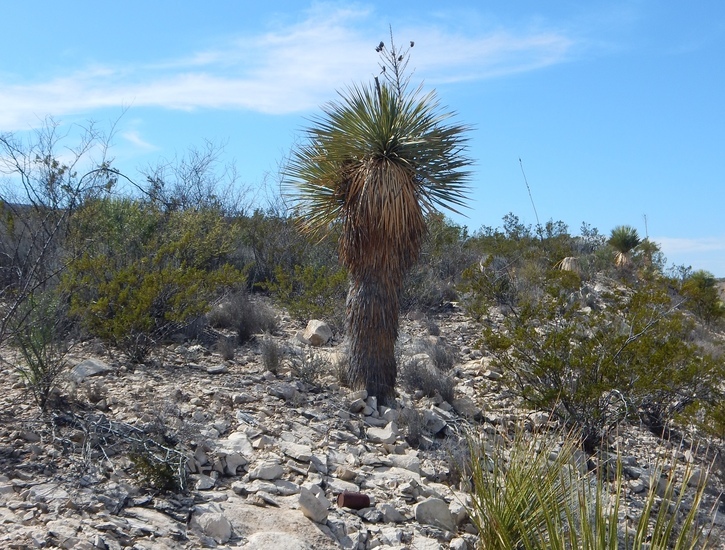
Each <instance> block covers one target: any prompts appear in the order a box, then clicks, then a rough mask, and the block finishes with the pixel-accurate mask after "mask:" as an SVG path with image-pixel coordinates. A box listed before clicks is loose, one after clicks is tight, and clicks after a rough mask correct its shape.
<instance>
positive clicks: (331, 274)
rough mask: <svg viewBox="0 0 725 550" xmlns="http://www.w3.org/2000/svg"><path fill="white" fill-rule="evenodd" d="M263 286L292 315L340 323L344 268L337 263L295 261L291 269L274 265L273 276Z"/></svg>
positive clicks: (342, 312)
mask: <svg viewBox="0 0 725 550" xmlns="http://www.w3.org/2000/svg"><path fill="white" fill-rule="evenodd" d="M266 288H267V289H268V290H269V291H270V292H271V293H272V296H273V298H274V300H275V301H276V302H277V303H278V304H279V305H281V306H282V307H284V308H285V309H287V311H288V312H289V314H290V315H291V316H292V317H294V318H295V319H298V320H309V319H327V320H329V321H330V322H331V323H332V324H334V325H336V326H342V324H343V320H344V316H345V296H346V294H347V272H346V271H345V270H344V269H343V268H341V267H339V266H335V267H329V266H326V265H320V266H315V265H305V266H302V265H296V266H294V268H293V269H292V270H291V271H287V270H285V269H284V268H282V267H281V266H277V268H276V269H275V271H274V280H273V281H270V282H269V283H267V285H266Z"/></svg>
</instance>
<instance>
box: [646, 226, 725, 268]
mask: <svg viewBox="0 0 725 550" xmlns="http://www.w3.org/2000/svg"><path fill="white" fill-rule="evenodd" d="M653 240H654V241H655V242H657V243H659V245H660V246H661V248H662V252H663V253H664V254H665V256H666V257H667V260H668V262H669V263H670V264H675V265H683V264H684V265H690V266H692V268H693V269H705V270H707V271H709V272H710V273H713V274H714V275H715V276H716V277H725V235H723V236H720V237H702V238H697V239H682V238H673V237H659V238H657V237H655V238H653Z"/></svg>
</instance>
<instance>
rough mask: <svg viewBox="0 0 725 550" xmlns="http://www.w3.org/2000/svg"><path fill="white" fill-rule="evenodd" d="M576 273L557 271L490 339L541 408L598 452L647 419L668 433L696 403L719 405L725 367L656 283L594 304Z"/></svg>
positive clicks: (522, 391)
mask: <svg viewBox="0 0 725 550" xmlns="http://www.w3.org/2000/svg"><path fill="white" fill-rule="evenodd" d="M571 276H572V274H571V273H569V272H561V271H557V272H550V273H549V274H548V276H547V277H546V279H545V280H543V281H542V288H543V289H544V290H545V294H544V295H543V296H542V297H541V299H538V300H534V301H526V302H522V303H521V304H520V305H519V306H517V307H516V308H515V309H514V310H512V312H511V313H510V314H509V315H507V316H505V318H504V320H503V322H502V324H501V326H498V327H495V326H487V327H485V328H484V331H483V338H482V343H483V345H484V346H485V347H486V348H487V349H488V350H489V351H490V352H491V353H492V354H493V356H494V358H495V359H494V362H495V364H496V365H497V366H499V367H500V368H502V369H504V370H505V371H506V372H507V373H508V375H509V376H508V377H507V378H508V380H509V381H510V383H511V387H512V389H513V390H514V391H515V392H516V393H517V394H518V395H519V396H520V397H522V398H523V399H524V400H525V401H527V402H528V403H529V404H530V405H532V406H533V407H534V408H541V409H546V410H551V411H552V413H553V414H554V415H555V416H556V417H559V418H561V419H562V420H564V421H565V422H567V423H568V424H569V425H570V426H575V427H577V428H578V429H580V430H582V432H583V433H584V437H585V443H586V445H587V447H588V449H589V450H592V449H593V448H596V446H597V445H598V444H599V443H598V442H599V441H600V440H601V438H602V437H603V436H604V435H605V434H606V433H607V432H608V430H609V429H611V428H612V427H614V426H616V425H617V424H618V423H619V422H621V421H623V420H625V419H627V418H630V419H633V418H637V416H638V415H641V417H642V418H643V419H644V420H645V421H646V422H647V423H648V424H649V425H650V426H651V427H653V428H658V429H661V428H662V427H663V426H664V425H665V424H666V423H667V421H668V420H669V419H671V418H672V415H673V414H675V413H676V412H678V411H679V410H681V409H682V407H684V406H685V405H687V404H688V403H694V402H697V403H699V404H701V405H702V406H710V404H713V403H715V402H716V396H717V392H716V388H717V385H718V384H719V382H718V380H719V378H720V377H721V376H722V371H723V367H722V365H721V364H719V363H718V362H717V361H715V360H714V359H713V358H712V357H711V356H709V355H707V354H705V353H703V352H702V350H701V349H700V348H699V347H698V346H697V345H696V344H695V343H694V342H692V341H691V335H692V330H693V324H692V322H691V321H690V320H689V319H688V318H687V317H686V316H685V315H683V314H682V313H681V312H680V311H678V310H677V309H676V307H674V306H673V304H672V303H671V300H670V297H669V295H668V293H667V289H666V288H664V287H663V286H662V285H657V284H655V283H648V284H643V285H641V286H640V287H638V288H635V289H622V290H620V291H619V292H617V293H614V292H613V293H611V294H609V295H608V296H605V297H603V300H604V302H605V303H606V307H603V308H599V309H592V308H589V307H587V306H586V305H585V302H583V301H582V294H581V292H580V291H578V290H574V288H575V283H576V279H572V277H571Z"/></svg>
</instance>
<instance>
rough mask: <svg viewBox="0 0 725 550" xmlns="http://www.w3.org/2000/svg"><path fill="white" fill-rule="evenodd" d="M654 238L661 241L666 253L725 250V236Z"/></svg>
mask: <svg viewBox="0 0 725 550" xmlns="http://www.w3.org/2000/svg"><path fill="white" fill-rule="evenodd" d="M653 240H654V241H655V242H656V243H659V245H660V246H661V247H662V250H663V251H664V252H665V253H670V254H683V253H690V252H691V253H701V252H725V237H703V238H699V239H680V238H672V237H660V238H655V239H653Z"/></svg>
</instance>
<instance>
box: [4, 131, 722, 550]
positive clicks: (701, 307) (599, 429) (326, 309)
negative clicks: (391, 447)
mask: <svg viewBox="0 0 725 550" xmlns="http://www.w3.org/2000/svg"><path fill="white" fill-rule="evenodd" d="M45 132H46V133H45V134H43V136H45V138H48V139H45V140H42V139H41V140H39V141H38V142H36V143H31V144H23V143H18V142H17V141H15V137H14V136H12V135H4V136H2V139H1V140H0V146H1V148H2V152H0V157H2V159H3V161H2V162H3V167H2V172H3V174H4V176H5V178H6V187H5V189H6V190H5V191H4V192H3V195H2V197H0V285H1V286H0V308H1V311H0V315H1V319H0V346H2V348H3V357H4V361H6V365H7V366H8V367H9V368H11V369H12V370H14V371H15V372H17V373H19V375H20V376H21V378H22V380H23V381H24V385H25V389H26V391H27V394H28V395H29V396H31V397H32V399H33V400H34V402H35V403H36V404H37V406H38V414H39V417H40V418H45V419H48V421H50V419H51V418H52V414H53V413H54V412H57V411H59V410H60V411H63V410H66V409H68V410H70V409H74V408H76V407H78V406H79V405H78V403H74V402H73V400H72V399H71V397H70V396H69V394H68V393H67V390H66V386H65V385H64V384H65V378H64V377H65V376H66V375H67V369H68V367H67V365H68V361H67V357H68V354H69V353H71V352H72V350H73V349H74V348H75V347H77V346H79V345H80V344H82V343H84V342H89V341H94V342H100V343H102V344H103V345H104V346H105V348H106V349H109V350H112V352H111V353H112V354H115V356H116V357H118V358H120V360H121V361H124V362H127V363H128V364H129V365H133V364H144V363H145V362H148V363H149V364H150V365H152V364H153V363H152V362H149V358H150V356H151V355H152V354H153V353H154V350H156V349H158V347H159V346H161V345H164V344H166V343H168V342H169V341H183V340H186V341H193V342H198V343H201V344H202V345H204V346H207V347H208V348H210V349H213V350H215V351H216V352H217V353H222V354H224V355H226V356H230V357H233V356H234V353H235V350H237V349H240V348H241V347H243V346H244V345H245V344H246V343H247V342H249V341H250V339H256V340H257V341H258V342H264V339H263V335H264V334H265V333H271V332H273V331H274V326H275V321H274V315H273V314H272V313H271V312H269V311H267V310H265V309H264V308H260V307H259V306H258V305H254V301H253V300H252V298H254V296H255V295H263V296H265V297H267V298H268V299H269V300H271V302H272V303H273V304H274V305H275V307H276V308H279V309H280V310H283V311H285V312H287V313H288V314H289V315H290V316H291V318H292V319H294V320H297V321H299V322H301V323H306V322H307V321H308V320H310V319H321V320H324V321H326V322H327V323H328V324H329V325H330V326H331V327H332V329H333V331H334V332H335V333H336V334H337V339H338V341H339V342H342V341H343V337H344V334H343V332H344V318H345V300H346V293H347V288H348V274H347V273H346V272H345V270H344V269H343V268H342V267H341V265H340V262H339V261H338V254H337V252H338V251H337V245H336V238H335V235H336V231H337V229H339V228H335V227H334V226H333V227H332V228H331V236H330V237H328V238H327V239H325V240H318V239H313V238H311V237H309V236H307V235H305V234H304V233H301V232H300V231H298V224H297V220H296V219H295V217H294V212H289V211H287V210H286V209H285V207H284V202H283V200H282V199H275V200H274V201H271V202H270V204H268V205H266V206H259V205H253V204H252V203H251V202H247V201H246V198H245V196H244V195H243V194H242V193H239V192H234V189H235V187H234V186H233V185H230V184H229V183H230V182H229V180H228V179H225V178H226V177H227V174H228V173H227V172H224V171H223V170H222V168H221V167H220V166H219V165H218V163H217V162H216V160H215V159H216V157H215V150H214V149H213V148H211V149H207V150H202V151H192V152H191V153H190V154H189V156H188V157H186V158H185V159H184V160H183V161H182V162H180V163H179V164H178V165H174V166H172V167H169V166H166V167H165V168H164V169H162V168H156V169H149V170H147V172H146V173H145V174H144V175H143V178H144V183H143V184H142V185H140V184H136V183H134V184H133V185H131V186H129V185H128V183H126V184H125V185H122V184H123V183H124V178H125V176H123V175H121V174H119V173H118V172H116V171H115V170H114V169H113V167H112V163H111V162H110V161H109V160H106V159H105V158H104V159H103V160H101V161H100V162H98V161H97V160H96V162H92V160H91V153H92V152H94V151H97V145H98V143H100V142H101V141H102V140H100V137H99V136H98V135H97V134H94V133H93V132H90V133H88V134H87V135H86V137H85V138H84V140H83V143H82V145H81V146H80V147H79V148H77V149H75V150H74V151H75V152H74V156H73V158H72V159H71V160H70V161H68V160H60V159H61V156H60V155H58V154H57V151H56V150H55V149H54V147H53V146H54V145H55V144H56V142H55V141H54V140H53V139H52V138H53V128H52V127H49V128H46V130H45ZM41 137H42V136H41ZM66 156H67V155H66ZM63 158H65V157H63ZM124 189H126V190H128V189H132V190H133V192H130V191H127V192H125V191H123V190H124ZM626 221H627V220H612V222H613V224H616V223H619V222H626ZM426 225H427V234H426V236H425V240H424V242H423V244H422V251H421V254H420V258H419V261H418V262H417V263H416V264H415V266H414V267H413V268H412V269H411V270H410V272H409V273H408V275H407V276H406V279H405V281H404V284H403V292H402V295H401V300H400V303H401V309H402V311H401V313H402V314H403V315H406V314H409V315H413V314H418V313H421V312H422V313H423V314H434V313H435V314H443V313H445V312H446V311H451V310H453V309H456V310H459V311H462V312H463V313H465V315H466V317H467V319H468V322H469V323H470V324H471V326H473V327H475V331H476V332H477V334H478V335H479V338H478V341H477V344H476V345H477V347H478V350H479V352H480V354H481V356H483V357H484V358H485V359H486V360H487V361H488V362H487V364H488V366H489V368H491V369H493V370H495V371H496V372H500V373H502V374H503V376H504V380H505V389H504V391H505V392H507V394H508V395H510V396H512V397H513V398H515V399H516V400H518V401H517V402H519V403H520V404H521V406H522V407H524V408H526V409H528V410H530V411H537V412H540V413H544V414H545V416H546V417H548V422H549V423H550V424H551V425H556V426H558V428H559V429H560V430H564V431H566V433H569V434H574V435H573V440H574V447H575V448H580V449H583V450H584V451H585V452H586V453H587V455H588V456H596V455H598V453H600V452H601V450H602V449H603V448H606V447H607V445H608V442H609V440H610V438H611V437H612V436H613V435H614V434H616V433H617V432H618V431H619V430H620V429H623V427H625V426H628V425H630V426H644V427H646V428H647V429H648V430H650V431H651V432H652V433H653V434H655V435H656V436H657V437H659V438H664V439H672V438H685V437H686V438H689V440H691V441H694V440H702V441H707V442H709V444H710V446H711V451H712V454H711V456H721V454H722V451H723V441H724V439H725V398H724V397H725V395H724V392H725V387H723V380H725V361H723V349H724V347H723V336H724V332H723V330H724V328H725V325H724V322H725V306H724V305H723V298H722V296H721V295H720V294H719V292H718V281H717V280H716V279H715V278H714V277H713V276H712V274H710V273H707V272H704V271H693V270H692V269H690V268H689V267H686V266H673V267H668V266H667V265H666V259H665V258H664V257H663V255H662V253H661V252H660V250H659V247H658V245H657V243H654V242H652V241H649V240H648V239H639V237H638V236H637V235H636V231H634V230H632V228H628V227H627V226H616V227H614V229H613V230H612V232H611V234H602V233H600V232H599V231H598V230H597V229H596V228H593V227H591V226H589V225H587V224H586V223H583V224H582V226H581V228H580V229H579V230H578V231H577V232H576V233H573V232H572V231H571V230H570V228H569V227H567V225H566V224H564V223H562V222H556V221H553V220H552V221H549V222H547V223H546V224H544V225H543V226H540V227H532V226H529V225H526V224H524V223H522V222H521V221H520V219H519V218H518V217H517V216H516V215H514V214H509V215H507V216H505V217H504V219H503V220H502V223H501V225H500V226H498V227H495V226H490V227H489V226H484V227H481V228H479V229H476V230H475V231H473V230H470V229H468V228H466V227H463V226H460V225H457V224H455V223H453V222H451V221H450V220H448V219H446V218H445V217H444V216H442V215H440V214H436V213H433V214H429V215H428V216H427V218H426ZM435 330H438V329H437V328H436V327H431V334H433V333H434V332H435ZM278 352H280V351H279V350H274V349H267V353H269V354H270V357H272V358H270V359H269V361H270V362H269V365H272V366H273V365H275V364H277V365H278V362H279V359H277V363H275V360H274V359H273V355H274V353H278ZM281 353H283V352H281ZM436 354H437V355H436ZM432 355H433V356H434V357H437V360H438V366H442V367H443V368H441V369H440V372H441V373H445V372H446V371H450V370H451V369H454V368H455V367H456V365H457V356H458V350H456V349H454V347H453V346H450V345H449V346H448V347H445V348H439V349H436V351H435V353H433V354H432ZM265 357H266V356H265ZM343 360H344V359H343ZM297 361H298V363H297V367H296V370H295V368H294V364H293V363H291V364H292V370H293V371H294V372H296V373H297V375H298V376H305V375H308V376H311V374H310V371H309V368H310V366H309V364H306V363H304V361H303V360H302V359H298V360H297ZM305 369H308V370H307V371H306V370H305ZM398 369H399V372H400V379H399V385H401V387H402V386H403V385H405V386H406V388H405V389H406V391H407V390H410V389H411V385H412V386H415V385H416V384H417V385H418V387H417V390H418V391H420V392H422V393H423V394H429V396H431V397H432V396H435V395H437V396H438V397H439V398H442V399H443V400H444V401H446V400H447V401H452V400H453V398H454V395H453V387H452V386H448V387H447V386H446V383H445V381H446V377H445V376H444V375H440V376H434V377H433V378H432V379H426V378H425V377H424V375H423V374H422V373H423V371H422V370H416V367H415V365H414V362H411V361H410V360H408V359H405V360H403V359H402V358H401V359H400V362H399V364H398ZM338 372H339V373H340V377H339V380H338V382H339V383H340V384H343V385H344V384H345V382H346V381H345V379H344V378H345V376H344V369H339V370H338ZM2 422H4V423H10V422H12V419H11V418H3V419H2ZM413 424H414V419H412V420H411V419H409V425H413ZM560 433H563V432H560ZM412 435H413V436H414V435H415V434H412ZM415 439H416V438H415V437H411V438H410V440H411V441H414V440H415ZM423 439H425V438H423ZM523 446H524V447H525V445H523ZM571 452H573V450H571ZM465 462H466V461H465V460H463V461H462V462H461V464H462V465H461V468H462V469H464V470H465V468H466V467H465V465H464V463H465ZM473 463H474V464H475V463H476V461H473ZM715 466H716V467H715V470H714V472H715V474H717V468H718V467H720V466H719V463H717V462H715ZM473 474H476V472H473ZM473 474H471V472H468V473H467V474H464V475H469V476H470V475H473ZM149 475H150V476H151V477H153V475H154V473H153V472H151V473H150V474H149ZM476 475H478V476H479V478H480V479H483V478H482V477H481V476H484V477H485V475H486V474H485V472H478V473H477V474H476ZM600 475H602V474H601V473H600ZM473 477H474V478H475V475H474V476H473ZM552 483H553V482H552ZM483 485H484V486H485V483H483ZM478 489H479V491H480V490H481V487H479V488H478ZM472 490H473V489H472ZM539 496H541V495H539ZM532 498H533V497H532ZM552 498H553V497H552ZM477 506H479V508H477V511H478V512H481V513H482V514H484V516H482V517H487V516H485V514H486V513H487V509H486V507H485V506H486V503H485V502H483V501H477ZM615 517H616V514H615ZM653 517H654V515H653ZM560 519H561V518H548V521H554V520H556V521H559V520H560ZM569 520H570V521H573V520H572V518H569ZM606 520H607V518H604V519H603V520H602V521H605V522H606ZM541 521H542V522H543V523H546V521H547V518H543V519H541ZM615 523H616V522H615ZM478 527H480V530H483V529H484V527H483V526H478ZM520 527H521V525H518V528H520ZM536 528H537V529H539V528H541V525H538V526H537V527H536ZM530 529H533V527H530ZM492 536H493V535H492ZM529 542H531V545H530V546H525V547H527V548H528V547H536V545H535V544H534V541H529ZM521 544H523V543H521ZM521 547H524V546H521ZM592 547H595V546H592ZM683 547H684V546H683Z"/></svg>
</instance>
